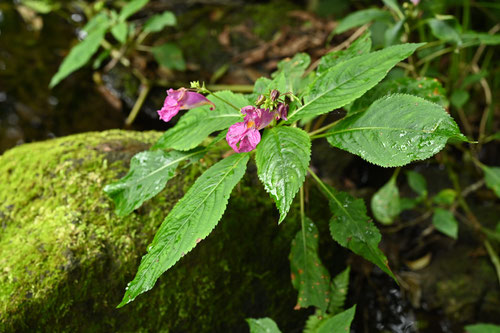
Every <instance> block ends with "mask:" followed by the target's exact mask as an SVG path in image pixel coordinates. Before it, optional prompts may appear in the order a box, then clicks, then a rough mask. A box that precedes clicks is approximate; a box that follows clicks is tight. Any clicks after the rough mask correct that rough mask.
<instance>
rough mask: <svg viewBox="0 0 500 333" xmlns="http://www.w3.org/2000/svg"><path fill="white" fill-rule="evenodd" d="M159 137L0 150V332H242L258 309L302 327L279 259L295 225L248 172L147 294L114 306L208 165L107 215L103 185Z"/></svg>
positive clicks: (115, 136)
mask: <svg viewBox="0 0 500 333" xmlns="http://www.w3.org/2000/svg"><path fill="white" fill-rule="evenodd" d="M159 135H160V134H159V133H156V132H147V133H138V132H126V131H107V132H102V133H85V134H80V135H74V136H69V137H65V138H61V139H56V140H50V141H45V142H40V143H33V144H26V145H22V146H19V147H17V148H14V149H12V150H10V151H7V152H6V153H5V154H4V155H3V156H0V184H2V186H1V187H0V225H1V229H0V253H1V254H2V255H1V256H0V331H1V332H11V331H30V332H32V331H47V332H49V331H50V332H66V331H67V332H79V331H82V332H83V331H84V332H115V331H127V332H130V331H134V332H136V331H164V332H169V331H171V332H214V331H218V332H222V331H225V332H237V331H247V328H246V323H245V321H244V318H247V317H262V316H270V317H273V318H274V319H276V321H277V322H278V323H279V325H280V327H281V328H282V329H284V330H287V329H291V328H293V327H297V326H301V323H303V322H304V317H303V316H304V315H305V314H299V315H297V313H295V312H293V310H292V308H293V306H294V302H295V300H296V298H295V297H296V293H295V292H294V291H293V289H292V287H291V283H290V280H289V263H288V260H287V257H288V252H289V244H290V240H291V238H292V237H293V233H294V231H295V230H296V224H294V223H293V220H292V221H291V223H286V224H283V225H282V226H280V227H278V226H277V220H278V216H277V213H276V211H275V208H274V207H272V204H271V202H270V200H268V198H267V195H265V194H264V191H263V189H262V188H261V187H260V185H258V181H257V180H256V177H255V176H246V177H245V179H244V180H243V182H242V183H240V185H238V186H237V187H236V188H235V190H234V191H233V194H232V198H231V199H230V202H229V206H228V209H227V211H226V213H225V216H224V218H223V220H222V221H221V222H220V223H219V225H218V226H217V227H216V229H215V231H214V232H213V233H212V234H211V235H210V236H209V237H207V239H206V240H204V241H203V242H201V243H200V244H199V245H198V246H197V247H196V248H195V249H194V250H193V251H192V252H190V253H189V254H187V255H186V256H185V257H184V258H183V259H182V260H181V261H180V262H179V263H178V264H177V265H176V266H174V268H172V269H171V270H169V271H168V272H167V273H166V274H164V275H163V276H162V278H160V279H159V280H158V282H157V283H156V286H155V288H153V290H151V291H150V292H148V293H146V294H144V295H142V296H140V297H138V298H137V300H136V301H135V302H133V303H131V304H129V305H127V306H125V307H124V308H121V309H116V308H115V306H116V305H117V304H118V303H119V301H120V300H121V297H122V296H123V292H124V288H125V286H126V284H127V282H128V281H130V280H131V279H132V278H133V276H134V274H135V272H136V269H137V267H138V264H139V261H140V258H141V256H142V255H143V254H144V253H145V249H146V246H147V245H148V244H149V242H150V241H151V240H152V237H153V236H154V233H155V232H156V230H157V228H158V227H159V225H160V224H161V222H162V221H163V219H164V217H165V216H166V215H167V213H168V212H169V210H170V209H171V208H172V206H173V205H174V204H175V202H176V201H177V200H178V199H179V198H180V197H181V196H182V194H183V193H184V192H185V191H186V189H187V188H188V187H189V185H190V184H191V183H192V182H193V180H194V179H195V178H196V177H195V176H197V175H198V174H199V173H200V171H202V170H201V169H204V168H207V167H208V164H210V162H208V160H205V161H204V163H205V164H201V165H197V166H191V167H188V168H185V169H182V170H181V171H180V174H179V175H178V176H177V177H175V178H174V179H172V180H171V181H170V182H169V183H168V186H167V188H166V189H165V190H164V191H163V192H162V193H160V195H158V196H157V197H156V198H154V199H153V200H150V201H148V202H147V203H145V204H144V205H143V206H142V207H141V208H140V209H138V210H137V211H135V212H134V213H132V214H131V215H129V216H127V217H125V218H119V217H117V216H116V215H115V214H114V212H113V209H114V207H113V203H112V202H111V201H110V200H109V199H108V198H107V197H106V196H105V195H104V193H103V190H102V189H103V187H104V185H106V184H108V183H110V182H112V181H114V180H116V179H117V178H119V177H121V176H122V175H124V174H125V173H126V171H127V167H128V163H129V161H130V158H131V157H132V156H133V155H134V154H135V153H137V152H139V151H142V150H145V149H147V148H148V147H149V146H150V145H151V144H152V143H153V142H154V141H155V140H156V139H157V138H158V137H159ZM249 168H250V169H251V168H252V165H251V164H250V165H249ZM250 174H251V173H250ZM289 222H290V221H289Z"/></svg>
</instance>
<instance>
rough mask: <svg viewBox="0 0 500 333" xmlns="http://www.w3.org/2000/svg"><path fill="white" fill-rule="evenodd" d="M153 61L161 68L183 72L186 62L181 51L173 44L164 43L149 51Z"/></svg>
mask: <svg viewBox="0 0 500 333" xmlns="http://www.w3.org/2000/svg"><path fill="white" fill-rule="evenodd" d="M151 52H153V56H154V57H155V60H156V61H157V62H158V63H159V64H160V65H161V66H163V67H165V68H170V69H176V70H179V71H183V70H185V69H186V62H185V61H184V57H183V56H182V51H181V49H180V48H179V47H178V46H177V45H175V44H173V43H165V44H162V45H158V46H155V47H153V48H152V49H151Z"/></svg>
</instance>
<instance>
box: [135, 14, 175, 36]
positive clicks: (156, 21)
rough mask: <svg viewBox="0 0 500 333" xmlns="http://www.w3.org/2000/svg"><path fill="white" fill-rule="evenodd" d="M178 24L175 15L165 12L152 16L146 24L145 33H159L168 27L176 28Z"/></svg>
mask: <svg viewBox="0 0 500 333" xmlns="http://www.w3.org/2000/svg"><path fill="white" fill-rule="evenodd" d="M176 24H177V19H176V18H175V15H174V13H172V12H169V11H165V12H163V13H161V14H157V15H154V16H152V17H151V18H150V19H148V20H147V21H146V23H145V24H144V28H143V31H144V32H158V31H162V30H163V28H165V27H166V26H174V25H176Z"/></svg>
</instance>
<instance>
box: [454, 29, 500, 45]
mask: <svg viewBox="0 0 500 333" xmlns="http://www.w3.org/2000/svg"><path fill="white" fill-rule="evenodd" d="M460 37H461V38H462V39H463V40H464V42H465V43H471V42H476V43H478V44H485V45H498V44H500V34H495V35H490V34H488V33H482V32H475V31H467V32H466V33H463V34H461V35H460Z"/></svg>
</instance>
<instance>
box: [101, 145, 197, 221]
mask: <svg viewBox="0 0 500 333" xmlns="http://www.w3.org/2000/svg"><path fill="white" fill-rule="evenodd" d="M195 155H200V151H195V152H178V151H175V150H173V151H170V152H168V153H167V152H165V151H163V150H156V151H143V152H141V153H139V154H136V155H135V156H134V157H132V160H131V161H130V170H129V172H128V173H127V175H125V177H123V178H122V179H120V180H119V181H117V182H115V183H113V184H110V185H107V186H106V187H104V192H106V194H107V195H108V196H109V197H110V198H111V199H113V201H114V203H115V205H116V213H117V214H118V215H119V216H125V215H128V214H130V213H131V212H132V211H134V210H135V209H137V208H139V207H140V206H141V205H142V204H143V202H144V201H146V200H149V199H151V198H152V197H154V196H155V195H156V194H158V193H160V192H161V191H162V190H163V188H164V187H165V185H166V184H167V182H168V180H169V179H170V178H172V177H173V176H174V175H175V170H176V169H177V166H178V165H179V163H180V162H181V161H184V160H187V159H189V158H192V157H194V156H195Z"/></svg>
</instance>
